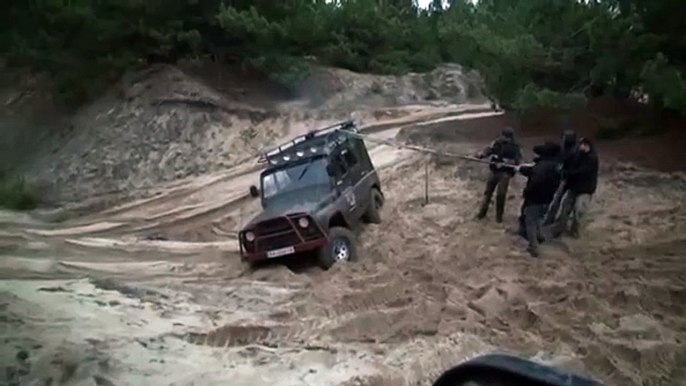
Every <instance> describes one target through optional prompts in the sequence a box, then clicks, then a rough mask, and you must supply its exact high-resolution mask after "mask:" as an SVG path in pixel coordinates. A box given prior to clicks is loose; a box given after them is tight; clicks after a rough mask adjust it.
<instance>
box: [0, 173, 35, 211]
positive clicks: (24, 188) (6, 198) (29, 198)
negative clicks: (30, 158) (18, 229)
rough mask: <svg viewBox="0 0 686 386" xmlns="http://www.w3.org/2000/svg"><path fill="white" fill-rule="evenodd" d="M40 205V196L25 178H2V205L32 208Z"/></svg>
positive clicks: (4, 206)
mask: <svg viewBox="0 0 686 386" xmlns="http://www.w3.org/2000/svg"><path fill="white" fill-rule="evenodd" d="M37 206H38V198H37V197H36V195H35V194H34V192H33V191H32V189H31V188H30V187H29V186H28V184H27V183H26V181H24V179H23V178H15V179H7V178H4V179H0V207H2V208H6V209H12V210H30V209H35V208H36V207H37Z"/></svg>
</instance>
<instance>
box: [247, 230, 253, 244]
mask: <svg viewBox="0 0 686 386" xmlns="http://www.w3.org/2000/svg"><path fill="white" fill-rule="evenodd" d="M245 240H246V241H248V242H250V243H252V242H253V241H255V234H254V233H252V232H245Z"/></svg>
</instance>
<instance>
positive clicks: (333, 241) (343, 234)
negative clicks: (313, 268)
mask: <svg viewBox="0 0 686 386" xmlns="http://www.w3.org/2000/svg"><path fill="white" fill-rule="evenodd" d="M356 259H357V246H356V239H355V234H354V233H353V232H352V231H350V229H347V228H343V227H333V228H331V229H330V230H329V243H328V244H326V245H325V246H324V247H322V249H320V250H319V251H318V252H317V263H318V264H319V266H320V267H321V268H322V269H324V270H327V269H329V268H331V267H332V266H333V265H334V264H336V263H337V262H339V261H353V260H356Z"/></svg>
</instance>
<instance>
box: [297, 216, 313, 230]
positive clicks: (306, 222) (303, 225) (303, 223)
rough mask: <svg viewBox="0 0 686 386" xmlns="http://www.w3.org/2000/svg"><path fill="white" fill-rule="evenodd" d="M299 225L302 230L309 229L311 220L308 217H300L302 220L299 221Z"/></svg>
mask: <svg viewBox="0 0 686 386" xmlns="http://www.w3.org/2000/svg"><path fill="white" fill-rule="evenodd" d="M298 225H300V227H301V228H307V227H308V226H310V220H308V219H307V217H300V220H298Z"/></svg>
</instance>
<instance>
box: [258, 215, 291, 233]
mask: <svg viewBox="0 0 686 386" xmlns="http://www.w3.org/2000/svg"><path fill="white" fill-rule="evenodd" d="M292 230H293V227H292V226H291V223H290V222H289V221H288V219H287V218H285V217H279V218H275V219H272V220H267V221H263V222H261V223H259V224H257V226H256V227H255V235H256V236H258V237H259V236H268V235H272V234H274V233H280V232H286V231H292Z"/></svg>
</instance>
